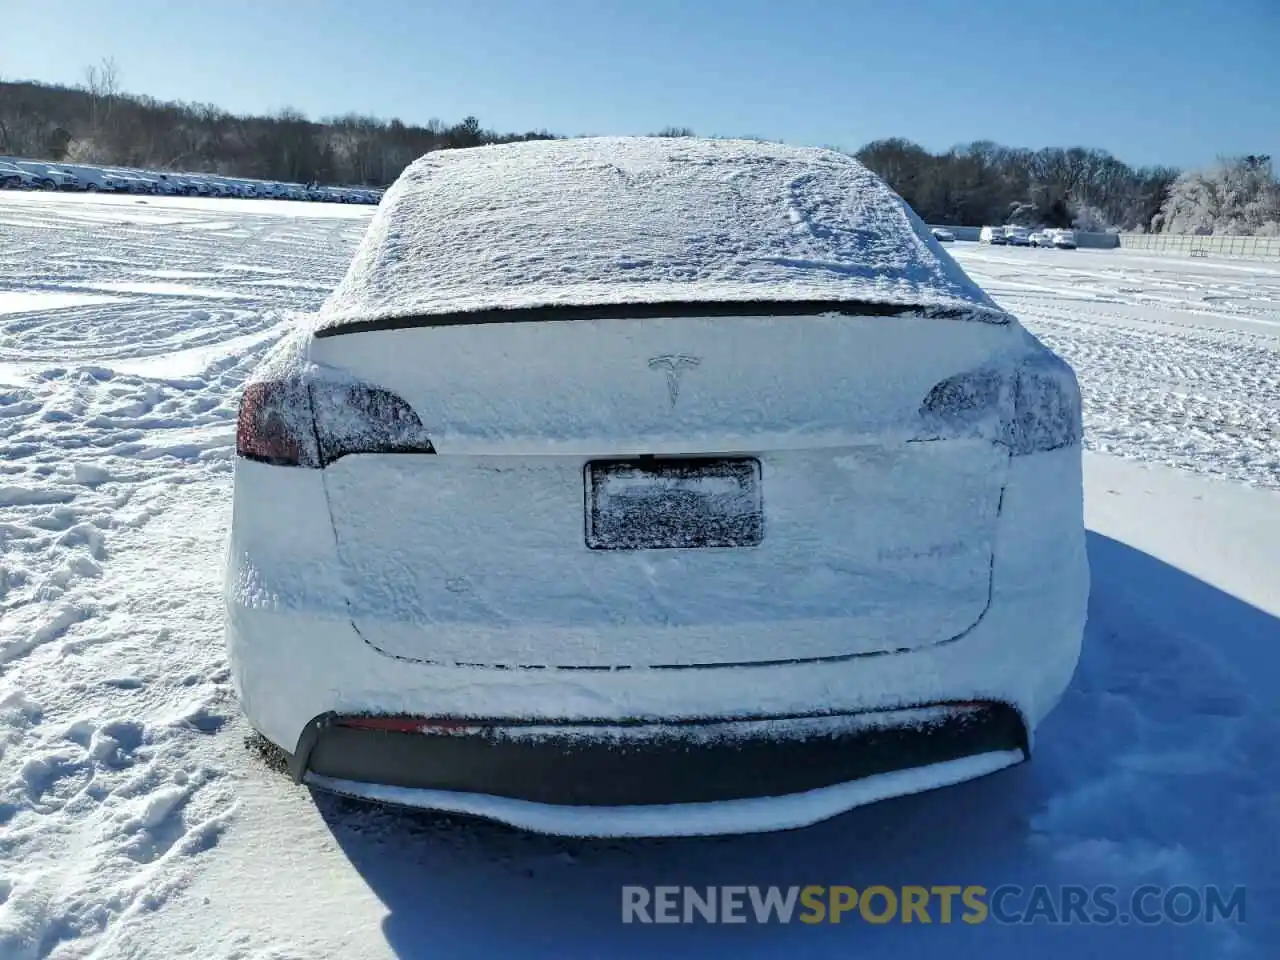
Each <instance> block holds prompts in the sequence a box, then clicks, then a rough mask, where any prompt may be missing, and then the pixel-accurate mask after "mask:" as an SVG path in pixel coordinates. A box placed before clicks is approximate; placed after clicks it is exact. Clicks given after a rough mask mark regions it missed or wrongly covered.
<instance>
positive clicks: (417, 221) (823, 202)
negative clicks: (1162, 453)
mask: <svg viewBox="0 0 1280 960" xmlns="http://www.w3.org/2000/svg"><path fill="white" fill-rule="evenodd" d="M818 301H821V302H826V303H831V304H833V305H835V304H852V303H860V304H878V305H882V306H886V307H903V306H914V307H928V308H938V309H943V310H949V311H955V313H956V315H957V316H962V315H963V316H974V317H976V318H978V319H988V320H990V319H992V318H993V317H992V315H993V314H994V315H997V316H1002V315H1001V314H1000V311H998V309H997V308H995V306H994V305H993V304H992V303H991V301H990V300H989V299H988V298H987V297H986V295H985V294H983V293H982V291H981V290H980V289H979V288H978V287H977V285H976V284H974V283H973V281H972V280H970V279H969V277H968V276H967V275H966V274H965V273H964V271H962V270H961V269H960V267H959V266H958V265H957V264H956V263H955V261H954V260H952V259H951V257H950V256H949V255H948V254H947V253H946V252H945V251H943V250H942V248H941V247H940V246H938V244H937V241H936V240H935V239H934V238H933V236H932V234H931V233H930V232H929V229H928V227H927V226H925V224H924V223H923V222H922V221H921V220H920V219H919V218H918V217H917V216H916V215H915V214H914V213H913V212H912V211H911V210H910V209H909V208H908V207H907V206H906V205H905V204H904V203H903V202H902V201H901V200H900V199H899V198H898V197H897V195H896V194H894V193H893V192H892V191H890V190H889V189H888V187H886V186H885V185H884V183H883V182H882V181H880V180H879V178H877V177H876V176H875V175H874V174H872V173H871V172H870V171H868V170H867V169H866V168H865V167H863V166H862V165H861V164H860V163H858V162H857V161H856V160H855V159H853V158H852V157H848V156H845V155H843V154H839V153H835V152H833V151H829V150H815V149H807V148H796V147H785V146H780V145H777V144H766V143H756V142H753V141H703V140H692V139H680V138H602V139H582V140H565V141H541V142H537V141H535V142H530V143H520V144H506V145H501V146H492V147H479V148H475V149H469V150H447V151H440V152H437V153H431V154H428V155H427V156H425V157H423V158H422V159H420V160H418V161H417V162H415V163H414V164H412V165H411V166H410V167H408V168H407V169H406V170H405V172H404V173H403V174H401V176H400V178H399V180H397V181H396V183H395V184H394V185H393V186H392V187H391V189H390V190H388V191H387V193H386V195H385V196H384V197H383V199H382V203H381V204H380V206H379V209H378V212H377V213H376V215H375V217H374V219H373V222H372V223H371V224H370V227H369V230H368V231H367V233H366V235H365V238H364V240H363V242H362V243H361V245H360V247H359V248H358V249H357V252H356V255H355V257H354V259H353V262H352V264H351V267H350V269H349V270H348V272H347V275H346V276H345V277H344V279H343V280H342V282H341V283H340V284H339V286H338V287H337V289H336V290H334V292H333V294H332V295H331V296H330V297H329V299H328V300H327V301H326V302H325V304H324V306H323V307H322V308H321V311H320V316H319V317H318V318H317V320H318V330H319V332H321V333H323V332H325V331H332V332H337V328H340V327H343V326H344V325H347V324H359V325H360V326H362V327H364V326H365V325H366V324H368V323H369V322H371V321H379V320H389V319H393V318H410V317H412V318H419V320H420V321H421V320H423V319H425V318H430V317H433V316H434V317H441V318H443V317H445V316H449V315H462V314H468V313H472V314H474V313H477V312H481V311H495V310H500V311H519V310H528V309H537V308H546V307H559V308H568V307H574V308H581V307H592V306H598V307H609V308H615V307H624V306H627V305H632V306H641V305H655V304H677V303H722V304H728V303H737V304H753V303H780V304H781V303H791V304H803V303H811V302H818ZM777 312H779V313H786V312H789V311H787V310H786V309H782V310H779V311H777ZM668 315H669V314H668ZM997 322H998V321H997Z"/></svg>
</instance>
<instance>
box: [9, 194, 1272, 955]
mask: <svg viewBox="0 0 1280 960" xmlns="http://www.w3.org/2000/svg"><path fill="white" fill-rule="evenodd" d="M370 214H371V210H369V209H368V208H360V207H344V206H323V207H321V206H317V205H307V204H292V203H275V202H267V201H255V202H252V203H245V202H237V201H211V200H200V201H198V202H196V201H184V200H167V199H162V198H148V199H147V200H146V201H145V202H138V201H137V200H136V199H133V198H106V197H81V196H71V195H59V194H11V195H4V194H0V751H2V753H0V958H3V960H19V958H27V957H46V956H51V957H59V958H61V957H79V956H99V957H119V956H129V957H135V956H136V957H154V958H166V960H167V958H172V957H177V956H183V955H188V954H190V955H199V956H203V957H210V958H227V960H230V958H233V957H234V958H245V960H248V958H262V960H266V958H274V960H284V958H315V957H362V958H364V957H369V958H379V957H390V956H427V955H437V954H439V955H444V956H478V957H479V956H483V957H488V956H500V955H530V954H532V955H541V956H556V957H562V956H641V955H648V954H652V953H658V952H661V953H665V954H670V955H680V956H706V955H708V954H713V953H724V954H725V955H732V956H766V955H774V954H777V953H779V952H782V951H788V952H792V953H798V954H803V955H812V954H817V955H824V956H859V957H881V956H883V957H892V958H900V957H910V956H934V955H945V956H948V957H952V958H958V957H970V956H972V957H993V956H995V957H1003V956H1008V957H1023V956H1027V955H1036V956H1041V957H1071V958H1080V957H1086V956H1117V955H1122V954H1123V953H1126V952H1128V953H1135V952H1136V955H1144V951H1150V955H1152V956H1165V957H1194V958H1204V957H1259V958H1262V957H1270V956H1275V955H1276V952H1277V950H1280V919H1278V918H1280V913H1277V908H1278V907H1280V867H1277V864H1280V751H1277V749H1276V743H1277V742H1280V719H1278V716H1277V711H1276V708H1275V702H1276V700H1275V693H1274V691H1275V686H1276V682H1277V678H1280V573H1278V572H1280V264H1277V265H1267V264H1260V263H1252V264H1234V263H1227V262H1218V261H1205V260H1179V259H1174V258H1169V257H1163V256H1161V257H1143V256H1139V255H1135V254H1133V253H1127V252H1120V251H1097V252H1094V251H1083V250H1082V251H1074V252H1066V251H1040V250H1005V249H1000V248H994V249H993V248H985V247H979V246H977V245H976V244H955V245H951V247H950V249H952V250H953V252H954V254H955V256H956V257H957V259H958V260H960V262H961V263H962V264H963V265H964V266H965V268H966V269H967V270H968V271H969V272H970V274H971V275H972V276H973V277H974V279H976V280H977V281H978V282H979V283H980V284H982V285H983V286H984V287H985V289H986V290H987V291H988V292H989V293H990V294H992V295H993V296H994V297H995V298H996V299H997V300H999V301H1000V302H1001V303H1002V305H1004V306H1006V307H1008V308H1010V309H1012V310H1013V311H1014V312H1015V313H1017V314H1018V315H1019V316H1020V317H1022V318H1023V320H1024V321H1025V322H1026V323H1027V325H1028V326H1029V327H1030V328H1031V329H1032V330H1033V331H1034V332H1036V333H1037V334H1039V335H1041V336H1042V337H1044V339H1046V340H1047V341H1048V342H1049V343H1050V345H1052V346H1053V347H1054V348H1056V349H1057V350H1059V351H1060V352H1061V353H1063V354H1064V355H1065V356H1066V357H1067V358H1068V359H1069V360H1070V361H1072V363H1073V364H1075V366H1076V369H1077V372H1078V373H1079V376H1080V380H1081V385H1082V388H1083V390H1084V394H1085V404H1086V406H1085V410H1086V430H1087V434H1088V444H1089V446H1090V448H1091V450H1092V451H1095V452H1092V453H1090V454H1089V455H1088V456H1087V462H1086V483H1087V491H1086V497H1087V501H1086V512H1087V518H1088V522H1089V526H1090V530H1091V533H1090V544H1089V546H1090V558H1091V562H1092V565H1093V572H1094V583H1093V595H1092V600H1091V605H1090V620H1089V626H1088V632H1087V636H1086V641H1085V652H1084V656H1083V660H1082V663H1081V666H1080V669H1079V672H1078V674H1077V677H1076V680H1075V682H1074V684H1073V686H1072V688H1071V690H1070V691H1069V693H1068V695H1067V697H1066V699H1065V701H1064V703H1063V704H1062V706H1061V707H1060V708H1059V709H1058V711H1057V712H1056V713H1054V714H1053V716H1052V717H1051V718H1050V719H1049V720H1048V721H1047V722H1046V723H1045V724H1044V726H1043V727H1042V728H1041V730H1040V732H1039V736H1038V743H1037V747H1038V751H1037V755H1036V757H1035V760H1034V762H1033V763H1031V764H1028V765H1024V766H1021V767H1018V768H1015V769H1012V770H1009V771H1006V772H1003V773H999V774H995V775H993V776H991V777H988V778H986V779H984V780H979V781H975V782H973V783H969V784H966V785H963V786H959V787H954V788H949V789H946V790H941V791H937V792H934V793H930V794H924V795H920V796H916V797H910V798H906V799H902V800H895V801H890V802H887V803H883V804H879V805H876V806H872V807H868V808H865V809H862V810H859V811H855V812H854V813H851V814H848V815H845V816H843V817H840V818H838V819H835V820H832V821H829V822H827V823H824V824H821V825H819V826H817V827H813V828H810V829H807V830H803V831H798V832H792V833H782V834H772V835H761V836H754V837H744V838H719V839H711V840H680V841H626V842H610V843H604V842H599V841H596V842H592V841H565V840H554V839H549V838H541V837H534V836H525V835H520V834H515V833H512V832H509V831H506V830H504V829H502V828H499V827H494V826H487V825H483V824H474V823H463V822H460V821H453V820H447V819H443V818H435V817H431V816H426V815H423V814H415V813H405V812H398V811H391V810H378V809H373V808H365V807H359V806H354V805H351V804H348V803H345V802H341V801H337V800H334V799H332V798H326V797H313V796H312V795H311V794H310V793H309V792H307V791H306V790H304V789H302V788H298V787H295V786H294V785H292V784H291V783H290V782H289V781H288V780H287V779H285V778H283V777H282V776H280V775H278V774H276V773H274V772H272V771H271V770H269V769H267V768H266V767H265V766H264V764H263V762H262V760H261V758H260V755H259V754H258V753H257V752H256V751H255V750H253V749H251V748H249V747H248V746H247V745H246V738H247V737H248V733H249V731H248V730H247V729H246V727H245V725H244V724H243V722H242V721H241V720H240V719H239V716H238V712H237V707H236V703H235V700H234V697H233V695H232V692H231V688H230V682H229V678H228V675H227V671H226V668H225V664H224V657H223V648H222V634H221V606H220V599H219V592H218V591H219V576H220V569H219V568H220V563H221V559H222V557H221V547H222V543H223V536H224V534H225V530H226V523H227V520H228V502H229V496H228V495H229V490H230V478H231V466H232V463H231V452H232V442H233V418H234V411H235V404H236V400H237V390H236V388H237V386H238V384H239V383H240V382H241V381H242V380H243V378H244V377H245V375H246V373H247V371H248V370H249V369H250V368H251V367H252V366H253V364H254V362H255V361H256V360H257V358H259V357H260V356H261V355H262V353H263V352H264V351H265V350H266V349H268V348H269V346H270V345H271V344H272V343H274V342H275V341H276V340H277V339H278V338H279V337H280V336H281V335H282V333H283V331H284V329H285V326H286V324H287V323H288V322H289V321H288V313H289V311H296V310H309V309H312V308H313V307H314V306H316V305H317V304H318V303H319V301H320V300H321V299H322V297H323V295H324V294H325V292H327V291H328V290H329V289H330V288H331V287H332V286H333V285H334V284H335V283H336V282H337V280H338V279H339V277H340V276H341V274H342V272H343V270H344V269H345V267H346V264H347V260H348V258H349V256H350V253H351V250H352V247H353V245H354V243H355V241H356V239H357V238H358V236H359V234H360V232H361V230H362V229H363V226H364V224H365V223H366V222H367V218H368V216H369V215H370ZM1028 639H1029V642H1034V638H1028ZM1008 883H1013V884H1020V885H1022V886H1024V887H1031V886H1032V885H1035V884H1046V885H1051V886H1052V885H1067V884H1071V885H1084V886H1090V885H1094V884H1110V885H1114V886H1116V887H1119V888H1120V890H1121V891H1122V892H1124V891H1129V890H1131V889H1133V888H1134V887H1135V886H1137V885H1139V884H1142V883H1154V884H1158V885H1162V886H1172V885H1177V884H1187V885H1190V886H1193V887H1196V888H1203V887H1204V886H1205V885H1208V884H1216V885H1218V886H1220V887H1222V888H1224V889H1225V890H1226V891H1228V892H1229V891H1230V890H1231V889H1232V888H1234V887H1239V886H1243V887H1246V888H1247V893H1246V904H1247V922H1246V923H1244V924H1238V923H1234V922H1218V923H1216V924H1212V925H1210V924H1205V923H1202V922H1194V923H1191V924H1187V925H1178V924H1174V923H1164V924H1162V925H1157V926H1143V925H1137V924H1129V925H1109V926H1097V925H1085V924H1075V925H1071V926H1056V927H1055V926H1049V925H1046V924H1045V923H1044V922H1043V921H1042V922H1039V923H1036V924H1034V925H1025V926H1008V925H1002V924H999V923H996V922H994V921H988V922H987V923H985V924H981V925H978V926H970V925H967V924H964V923H959V922H956V923H952V924H949V925H948V924H942V923H940V922H938V915H937V913H936V912H935V913H934V918H935V922H934V923H933V924H932V925H929V926H925V925H921V924H919V923H915V924H911V925H902V924H897V923H894V924H889V925H885V926H874V925H871V924H868V923H866V922H864V921H862V920H860V919H858V918H857V917H856V916H854V915H850V916H849V917H846V919H845V921H844V923H842V924H840V925H820V926H815V927H810V926H807V925H804V924H799V923H793V924H791V925H787V926H783V925H771V926H758V925H756V924H754V923H748V924H746V925H742V926H713V925H706V924H694V925H691V926H682V925H677V926H650V927H641V926H623V925H622V923H621V909H620V908H621V902H622V894H621V888H622V886H623V885H627V884H642V885H654V884H676V885H688V886H695V887H703V886H706V885H709V884H738V885H749V884H759V885H766V886H767V885H778V886H784V887H785V886H789V885H792V884H796V885H806V884H828V885H830V884H848V885H852V886H855V887H859V888H862V887H865V886H867V885H870V884H884V885H887V886H890V887H900V886H902V885H907V884H918V885H923V886H926V887H928V886H931V885H937V884H959V885H969V884H981V885H984V886H987V887H988V888H994V887H996V886H998V885H1000V884H1008Z"/></svg>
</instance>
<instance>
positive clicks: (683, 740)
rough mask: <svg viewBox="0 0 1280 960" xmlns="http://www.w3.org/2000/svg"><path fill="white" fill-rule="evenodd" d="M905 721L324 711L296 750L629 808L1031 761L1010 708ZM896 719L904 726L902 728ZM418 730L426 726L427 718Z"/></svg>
mask: <svg viewBox="0 0 1280 960" xmlns="http://www.w3.org/2000/svg"><path fill="white" fill-rule="evenodd" d="M927 709H928V711H929V713H928V716H927V719H926V720H925V721H923V722H922V721H921V720H920V719H919V718H920V716H921V714H920V713H919V712H916V713H912V714H901V713H885V714H853V715H847V716H842V717H821V718H818V717H812V718H799V717H793V718H773V719H771V720H764V721H760V720H756V721H730V722H724V721H707V722H705V723H703V722H681V723H671V724H653V725H619V724H611V725H603V724H575V723H565V724H539V725H538V726H537V728H536V733H535V732H533V731H530V730H529V729H528V728H527V727H524V728H522V727H521V726H516V725H512V724H511V723H510V722H509V721H502V722H499V721H491V722H482V721H475V722H471V721H468V726H467V727H466V728H464V729H459V730H453V731H438V730H434V729H432V728H430V727H427V726H424V727H423V730H422V732H403V731H391V730H385V729H368V728H361V727H360V726H359V725H349V724H359V722H360V718H344V717H338V716H334V715H332V714H326V715H324V716H321V717H317V718H316V719H315V720H313V721H312V723H311V724H309V725H308V726H307V729H306V730H305V731H304V732H303V734H302V736H301V738H300V739H299V742H298V747H297V750H296V752H295V754H294V755H293V756H292V758H291V760H292V763H291V769H292V772H293V773H294V776H295V777H296V778H297V779H299V780H301V779H302V778H303V777H304V776H305V775H306V774H307V773H308V772H310V773H314V774H318V775H321V776H325V777H331V778H334V779H340V780H351V781H358V782H363V783H374V784H382V785H388V786H398V787H411V788H419V789H430V790H448V791H456V792H465V793H479V794H487V795H491V796H499V797H509V798H515V799H521V800H529V801H534V802H538V803H549V804H564V805H575V806H576V805H582V806H599V805H604V806H631V805H644V804H667V803H709V802H715V801H720V800H731V799H745V798H750V797H769V796H781V795H784V794H788V793H799V792H803V791H806V790H813V789H817V788H820V787H826V786H832V785H834V784H837V783H845V782H849V781H853V780H858V779H861V778H864V777H869V776H874V775H876V774H880V773H888V772H891V771H895V770H905V769H910V768H915V767H922V766H928V765H930V764H935V763H942V762H945V761H948V760H957V759H960V758H962V757H967V756H975V755H978V754H982V753H989V752H993V751H1003V750H1021V751H1022V752H1023V754H1024V756H1026V755H1027V754H1028V747H1027V735H1026V728H1025V726H1024V724H1023V722H1022V718H1021V717H1020V716H1019V714H1018V712H1017V711H1016V710H1015V709H1014V708H1012V707H1011V706H1009V705H1007V704H1002V703H970V704H951V705H937V706H934V707H930V708H927ZM899 717H905V718H907V719H906V720H899V719H898V718H899ZM424 724H425V721H424Z"/></svg>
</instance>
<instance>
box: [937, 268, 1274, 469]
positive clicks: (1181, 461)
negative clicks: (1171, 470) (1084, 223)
mask: <svg viewBox="0 0 1280 960" xmlns="http://www.w3.org/2000/svg"><path fill="white" fill-rule="evenodd" d="M975 247H976V245H964V247H962V248H960V249H959V250H957V253H958V254H959V256H958V259H959V260H960V261H961V263H962V264H963V265H964V266H965V267H966V269H968V270H970V272H971V273H972V274H973V275H974V277H975V278H976V279H978V280H979V281H980V282H983V283H988V282H991V277H992V275H993V274H996V275H998V276H1001V277H1006V278H1007V280H1006V282H1007V283H1008V284H1009V287H1008V289H1006V290H1005V291H1004V292H1002V293H1000V294H999V296H998V299H999V301H1000V303H1001V305H1002V306H1004V307H1005V308H1007V309H1008V310H1010V311H1011V312H1013V313H1014V314H1015V315H1016V316H1017V317H1018V318H1019V319H1021V320H1022V322H1023V324H1024V325H1025V326H1026V327H1027V329H1029V330H1030V331H1031V332H1032V333H1034V334H1036V335H1037V336H1038V337H1040V338H1041V339H1042V340H1043V341H1044V342H1045V343H1046V344H1047V345H1048V346H1050V347H1051V348H1053V349H1054V350H1055V351H1057V352H1058V353H1060V354H1061V355H1062V356H1063V357H1065V358H1066V359H1067V360H1068V361H1069V362H1070V363H1071V365H1072V366H1073V367H1074V368H1075V370H1076V374H1077V376H1078V378H1079V380H1080V388H1081V392H1082V394H1083V398H1084V418H1085V446H1086V447H1087V448H1088V449H1091V450H1097V451H1099V452H1103V453H1110V454H1114V455H1118V456H1123V457H1127V458H1130V459H1135V460H1146V461H1154V462H1158V463H1166V464H1169V465H1172V466H1176V467H1179V468H1181V469H1185V470H1191V471H1194V472H1197V473H1203V474H1206V475H1212V476H1219V477H1224V478H1227V479H1230V480H1235V481H1239V482H1244V483H1250V484H1255V485H1258V486H1262V487H1269V488H1273V489H1274V488H1280V327H1278V328H1275V329H1277V332H1276V333H1269V332H1266V331H1267V330H1269V329H1270V328H1268V327H1266V326H1263V325H1262V324H1257V325H1255V326H1254V327H1252V328H1246V327H1242V326H1241V325H1240V324H1238V323H1235V322H1234V321H1224V320H1223V319H1221V311H1217V313H1216V315H1215V317H1210V316H1205V317H1204V319H1203V322H1200V321H1199V320H1197V319H1193V318H1192V316H1189V315H1194V314H1195V313H1196V311H1197V310H1199V308H1200V306H1202V305H1203V299H1202V298H1204V297H1206V296H1207V297H1214V296H1217V295H1221V294H1224V292H1226V293H1230V295H1231V296H1232V298H1233V302H1234V303H1235V308H1234V309H1233V311H1232V312H1233V313H1234V314H1236V315H1238V316H1239V317H1241V318H1244V319H1247V320H1255V321H1256V320H1261V321H1264V322H1268V323H1270V322H1273V321H1280V312H1278V311H1277V302H1278V300H1280V271H1269V270H1267V269H1266V268H1265V267H1259V268H1258V269H1257V270H1256V271H1253V272H1251V271H1250V270H1249V268H1248V267H1247V266H1231V267H1227V266H1224V265H1222V264H1216V265H1210V266H1207V267H1206V266H1203V265H1198V264H1194V262H1191V261H1187V262H1183V261H1176V260H1175V261H1171V262H1170V263H1169V265H1168V267H1167V268H1166V269H1164V270H1159V269H1158V268H1157V267H1154V266H1147V267H1144V268H1143V269H1136V268H1135V266H1134V261H1133V259H1132V258H1127V257H1124V256H1122V255H1109V252H1094V251H1077V253H1084V254H1085V256H1084V258H1079V257H1075V256H1073V255H1072V254H1066V255H1063V256H1053V252H1052V251H1023V252H1024V253H1027V254H1029V256H1028V257H1026V258H1022V257H1019V256H1018V255H1017V254H1008V253H1001V254H993V253H991V252H989V251H988V250H985V249H982V248H977V249H975ZM1041 254H1043V255H1041ZM1022 259H1025V262H1024V263H1021V264H1018V263H1017V261H1018V260H1022ZM1080 263H1084V264H1087V265H1088V266H1089V267H1090V269H1087V270H1082V269H1080V267H1079V265H1078V264H1080ZM1011 264H1017V265H1018V266H1020V267H1021V270H1020V271H1019V272H1017V273H1014V272H1013V271H1011V270H1009V269H1008V268H1009V266H1010V265H1011ZM1187 264H1192V265H1190V266H1188V265H1187ZM1032 278H1034V279H1035V280H1036V281H1037V283H1036V284H1035V285H1034V286H1035V287H1036V289H1037V291H1038V292H1031V291H1029V290H1026V289H1023V288H1024V287H1027V286H1029V284H1028V283H1026V282H1025V281H1028V280H1029V279H1032ZM1246 280H1247V281H1248V282H1246ZM1082 285H1085V286H1090V287H1092V288H1095V289H1098V290H1104V291H1105V292H1106V293H1107V294H1108V295H1109V298H1108V299H1106V300H1091V299H1089V298H1088V297H1087V296H1082V295H1081V287H1082ZM992 286H994V287H998V286H999V281H998V280H997V281H996V282H995V283H993V284H992ZM1171 291H1173V292H1172V293H1171ZM1059 294H1061V295H1059ZM1156 294H1159V295H1160V298H1159V300H1158V303H1156V304H1155V305H1153V302H1152V298H1153V296H1155V295H1156ZM1168 318H1176V319H1168Z"/></svg>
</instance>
